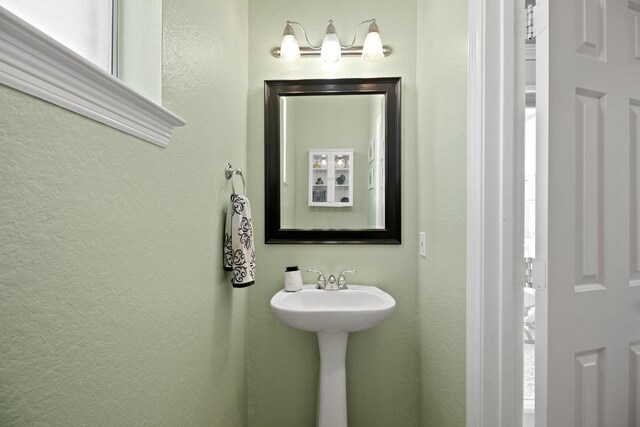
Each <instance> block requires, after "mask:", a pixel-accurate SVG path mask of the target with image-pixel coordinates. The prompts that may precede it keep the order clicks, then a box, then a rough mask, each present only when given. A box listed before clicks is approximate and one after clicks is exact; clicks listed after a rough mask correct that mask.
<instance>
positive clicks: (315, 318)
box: [271, 285, 396, 427]
mask: <svg viewBox="0 0 640 427" xmlns="http://www.w3.org/2000/svg"><path fill="white" fill-rule="evenodd" d="M395 306H396V301H395V300H394V299H393V297H392V296H391V295H389V294H387V293H386V292H384V291H381V290H380V289H378V288H376V287H375V286H364V285H349V289H343V290H339V291H326V290H320V289H315V285H304V286H303V288H302V290H300V291H298V292H286V291H284V290H282V291H280V292H278V293H277V294H275V295H274V296H273V298H271V308H272V309H273V311H274V313H275V314H276V316H277V317H278V318H279V319H280V320H282V321H283V322H284V323H286V324H287V325H289V326H292V327H294V328H297V329H302V330H303V331H309V332H316V333H317V334H318V347H319V348H320V386H319V389H318V427H347V388H346V370H345V356H346V354H347V339H348V337H349V332H357V331H363V330H365V329H369V328H373V327H374V326H376V325H378V324H380V323H381V322H382V321H383V320H384V319H386V318H387V317H388V316H389V315H390V314H391V313H392V312H393V310H394V309H395Z"/></svg>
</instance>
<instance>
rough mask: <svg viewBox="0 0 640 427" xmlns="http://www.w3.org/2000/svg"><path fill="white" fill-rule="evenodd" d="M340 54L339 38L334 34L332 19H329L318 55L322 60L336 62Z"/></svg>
mask: <svg viewBox="0 0 640 427" xmlns="http://www.w3.org/2000/svg"><path fill="white" fill-rule="evenodd" d="M341 55H342V52H341V49H340V40H338V35H337V34H336V28H335V27H334V26H333V21H329V25H327V30H326V31H325V34H324V39H323V40H322V48H321V49H320V57H321V58H322V60H323V61H324V62H338V61H340V56H341Z"/></svg>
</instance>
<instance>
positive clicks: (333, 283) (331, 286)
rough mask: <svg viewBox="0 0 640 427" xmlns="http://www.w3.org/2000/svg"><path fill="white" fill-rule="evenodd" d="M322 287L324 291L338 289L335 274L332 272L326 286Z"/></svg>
mask: <svg viewBox="0 0 640 427" xmlns="http://www.w3.org/2000/svg"><path fill="white" fill-rule="evenodd" d="M324 289H325V291H337V290H339V289H340V287H339V286H338V282H336V276H334V275H333V274H332V275H331V276H329V280H328V281H327V286H326V287H325V288H324Z"/></svg>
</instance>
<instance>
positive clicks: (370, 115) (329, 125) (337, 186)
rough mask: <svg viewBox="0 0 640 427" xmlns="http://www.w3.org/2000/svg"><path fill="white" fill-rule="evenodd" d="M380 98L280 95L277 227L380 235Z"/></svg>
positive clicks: (382, 203)
mask: <svg viewBox="0 0 640 427" xmlns="http://www.w3.org/2000/svg"><path fill="white" fill-rule="evenodd" d="M384 118H385V98H384V95H382V94H357V95H354V94H351V95H331V96H327V95H315V96H304V97H302V96H281V97H280V130H281V131H280V154H281V156H282V158H281V161H280V212H281V227H282V228H285V229H300V230H312V229H318V228H322V229H343V230H344V229H355V230H358V229H383V228H384V226H385V217H384V216H385V213H384V212H385V197H384V195H385V179H384V164H385V159H384V153H385V119H384Z"/></svg>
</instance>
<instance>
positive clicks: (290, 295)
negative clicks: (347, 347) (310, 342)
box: [271, 285, 396, 332]
mask: <svg viewBox="0 0 640 427" xmlns="http://www.w3.org/2000/svg"><path fill="white" fill-rule="evenodd" d="M395 306H396V301H395V300H394V299H393V297H392V296H391V295H389V294H388V293H386V292H384V291H381V290H380V289H378V288H376V287H375V286H363V285H349V289H343V290H339V291H325V290H320V289H315V285H304V286H303V289H302V290H300V291H298V292H286V291H284V290H281V291H280V292H278V293H277V294H275V295H274V296H273V298H271V308H272V309H273V311H274V312H275V314H276V316H278V318H279V319H280V320H282V321H283V322H284V323H286V324H287V325H289V326H293V327H294V328H297V329H302V330H304V331H310V332H356V331H362V330H365V329H369V328H373V327H374V326H376V325H378V324H379V323H381V322H382V321H383V320H384V319H386V318H387V316H389V315H390V314H391V313H392V312H393V310H394V309H395Z"/></svg>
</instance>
